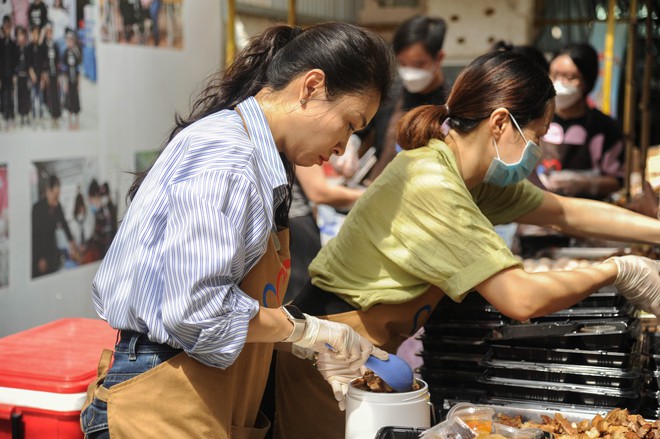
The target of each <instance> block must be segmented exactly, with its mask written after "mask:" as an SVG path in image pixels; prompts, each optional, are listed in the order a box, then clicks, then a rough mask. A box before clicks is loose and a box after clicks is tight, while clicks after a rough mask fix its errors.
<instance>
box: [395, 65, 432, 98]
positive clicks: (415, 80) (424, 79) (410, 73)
mask: <svg viewBox="0 0 660 439" xmlns="http://www.w3.org/2000/svg"><path fill="white" fill-rule="evenodd" d="M398 71H399V76H400V77H401V80H402V81H403V86H404V87H405V89H406V90H408V91H409V92H410V93H419V92H420V91H422V90H424V89H425V88H426V87H428V86H429V84H430V83H431V81H433V71H431V70H426V69H418V68H415V67H399V68H398Z"/></svg>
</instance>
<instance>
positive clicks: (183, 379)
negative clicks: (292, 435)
mask: <svg viewBox="0 0 660 439" xmlns="http://www.w3.org/2000/svg"><path fill="white" fill-rule="evenodd" d="M290 272H291V267H290V258H289V232H288V229H286V230H283V231H280V232H278V233H277V234H275V233H272V234H271V237H270V239H269V242H268V249H267V251H266V253H265V254H264V255H263V256H262V257H261V259H260V260H259V262H258V263H257V265H256V266H255V267H254V268H252V270H250V272H249V273H248V274H247V276H246V277H245V278H244V279H243V281H242V282H241V284H240V288H241V289H242V290H243V291H244V292H245V293H247V294H249V295H250V296H251V297H253V298H254V299H256V300H258V301H259V303H260V304H261V306H262V307H278V306H280V305H281V303H280V302H281V299H282V298H283V297H284V293H285V292H286V288H287V284H288V281H289V274H290ZM272 352H273V343H246V344H245V346H244V347H243V350H242V351H241V353H240V355H239V356H238V358H237V359H236V361H235V362H234V363H233V364H232V365H231V366H229V367H228V368H226V369H219V368H216V367H210V366H206V365H204V364H202V363H200V362H199V361H197V360H195V359H193V358H191V357H189V356H188V355H187V354H185V353H181V354H178V355H176V356H174V357H173V358H171V359H170V360H168V361H166V362H164V363H162V364H159V365H158V366H156V367H154V368H153V369H150V370H148V371H146V372H144V373H142V374H140V375H138V376H137V377H134V378H132V379H130V380H128V381H124V382H122V383H119V384H116V385H114V386H112V387H111V388H110V389H105V388H104V387H97V388H96V389H94V387H95V384H96V383H92V385H90V391H91V392H92V393H94V394H95V395H96V397H97V398H100V399H102V400H107V402H108V426H109V430H110V437H112V438H135V437H145V438H165V437H171V438H175V437H176V438H218V439H229V438H231V439H243V438H246V439H261V438H263V437H264V436H265V435H266V432H267V431H268V428H269V427H270V421H269V420H268V419H267V418H266V417H265V416H264V415H263V414H261V413H260V412H259V405H260V403H261V398H262V396H263V392H264V389H265V386H266V380H267V378H268V372H269V367H270V361H271V357H272ZM103 361H104V359H103V357H102V362H103ZM106 362H108V363H109V361H107V358H106ZM105 373H107V365H106V367H103V365H100V367H99V376H100V379H99V380H98V381H97V383H99V382H102V378H103V376H105ZM88 393H89V392H88ZM105 396H107V398H105V399H104V397H105ZM88 399H90V400H91V398H89V395H88Z"/></svg>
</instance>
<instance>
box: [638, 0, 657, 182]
mask: <svg viewBox="0 0 660 439" xmlns="http://www.w3.org/2000/svg"><path fill="white" fill-rule="evenodd" d="M652 15H653V1H652V0H646V42H645V47H644V49H645V57H644V79H643V80H642V98H641V102H640V103H639V110H640V112H641V113H642V118H641V129H640V141H639V148H640V151H639V152H640V154H639V156H640V157H639V159H640V165H641V166H640V170H639V173H640V175H641V177H642V181H644V180H646V155H647V153H648V149H649V144H650V143H651V79H652V75H653V52H654V48H653V23H652V21H651V20H652V17H651V16H652Z"/></svg>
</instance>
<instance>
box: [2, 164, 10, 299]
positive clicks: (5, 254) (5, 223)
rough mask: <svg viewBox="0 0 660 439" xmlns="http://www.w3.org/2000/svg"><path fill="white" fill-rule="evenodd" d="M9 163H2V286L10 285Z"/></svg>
mask: <svg viewBox="0 0 660 439" xmlns="http://www.w3.org/2000/svg"><path fill="white" fill-rule="evenodd" d="M7 182H8V180H7V165H6V164H2V163H0V288H1V287H6V286H7V285H9V210H8V209H9V196H8V194H9V188H8V187H7Z"/></svg>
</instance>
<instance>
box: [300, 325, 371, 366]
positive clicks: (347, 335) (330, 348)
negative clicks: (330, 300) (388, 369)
mask: <svg viewBox="0 0 660 439" xmlns="http://www.w3.org/2000/svg"><path fill="white" fill-rule="evenodd" d="M305 317H306V319H307V322H306V325H305V332H303V335H302V338H301V339H300V340H298V341H294V342H293V344H294V345H296V346H299V347H302V348H310V349H312V350H314V351H315V352H319V353H324V352H328V353H330V354H331V355H333V356H334V357H336V358H337V359H339V360H343V361H347V362H349V363H351V364H357V366H352V367H359V366H362V364H364V362H365V361H367V358H369V355H371V352H372V350H373V348H374V346H373V345H372V344H371V343H370V342H369V341H368V340H367V339H365V338H363V337H360V335H359V334H358V333H357V332H355V331H354V330H353V328H351V327H350V326H348V325H346V324H343V323H337V322H330V321H328V320H323V319H319V318H317V317H314V316H310V315H307V314H305ZM381 352H382V351H381ZM377 355H378V353H377ZM379 358H380V357H379Z"/></svg>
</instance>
